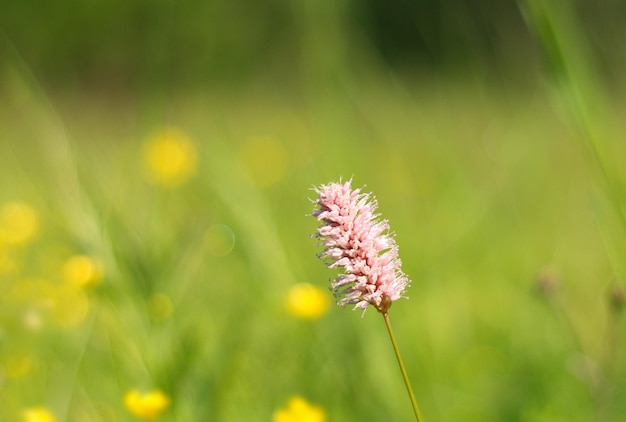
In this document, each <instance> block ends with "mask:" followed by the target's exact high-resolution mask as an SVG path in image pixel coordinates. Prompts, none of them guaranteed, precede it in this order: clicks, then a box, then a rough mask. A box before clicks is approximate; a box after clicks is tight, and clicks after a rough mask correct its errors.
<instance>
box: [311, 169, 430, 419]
mask: <svg viewBox="0 0 626 422" xmlns="http://www.w3.org/2000/svg"><path fill="white" fill-rule="evenodd" d="M315 191H316V193H317V194H318V198H317V200H316V201H315V204H316V205H317V206H318V208H317V209H315V210H314V211H313V214H312V215H313V217H316V218H317V219H318V220H319V221H321V222H322V225H321V226H320V227H319V228H318V229H317V233H316V236H317V237H319V238H320V239H322V245H324V247H325V249H324V251H323V252H322V253H321V256H322V257H324V258H326V260H327V263H328V268H343V270H344V272H343V274H341V275H339V276H338V277H337V278H335V279H334V280H333V283H332V285H331V287H332V289H333V291H334V294H335V298H336V299H337V303H338V304H339V305H340V306H345V305H348V304H350V305H354V307H355V309H356V308H360V309H362V310H363V311H365V310H366V309H367V307H368V306H369V305H372V306H373V307H374V308H376V310H378V312H380V313H381V314H382V315H383V318H384V319H385V324H386V325H387V330H388V331H389V337H390V338H391V343H392V345H393V348H394V351H395V353H396V357H397V358H398V363H399V364H400V371H401V372H402V377H403V378H404V383H405V385H406V387H407V390H408V393H409V397H410V399H411V404H412V405H413V411H414V412H415V418H416V420H417V421H418V422H421V420H422V418H421V416H420V412H419V408H418V406H417V402H416V401H415V396H414V394H413V391H412V389H411V384H410V382H409V378H408V376H407V374H406V370H405V369H404V364H403V363H402V359H401V358H400V352H399V350H398V346H397V344H396V340H395V337H394V335H393V332H392V330H391V325H390V323H389V315H388V313H387V311H388V310H389V307H390V306H391V304H392V303H393V302H394V301H395V300H398V299H400V298H401V297H403V294H404V291H405V290H406V288H407V286H408V285H409V279H408V277H407V276H406V274H404V273H403V272H402V270H401V268H400V266H401V261H400V258H398V246H397V245H396V242H395V240H394V239H393V237H392V236H391V234H390V233H389V224H388V222H387V220H380V219H378V214H374V211H376V208H377V203H376V199H374V198H373V197H372V196H371V195H370V194H368V193H361V190H360V189H352V186H351V180H350V181H347V182H345V183H343V184H342V183H329V184H328V185H323V186H320V187H319V188H316V190H315Z"/></svg>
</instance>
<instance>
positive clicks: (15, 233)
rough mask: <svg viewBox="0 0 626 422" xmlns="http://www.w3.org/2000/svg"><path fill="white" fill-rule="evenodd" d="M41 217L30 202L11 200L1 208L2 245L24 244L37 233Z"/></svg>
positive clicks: (0, 239) (0, 237)
mask: <svg viewBox="0 0 626 422" xmlns="http://www.w3.org/2000/svg"><path fill="white" fill-rule="evenodd" d="M38 228H39V217H38V216H37V212H36V211H35V210H34V209H33V208H32V207H31V206H30V205H28V204H24V203H21V202H9V203H7V204H4V205H3V206H2V208H0V245H2V244H6V245H22V244H24V243H28V242H29V241H30V240H32V239H33V238H34V237H35V235H36V234H37V229H38Z"/></svg>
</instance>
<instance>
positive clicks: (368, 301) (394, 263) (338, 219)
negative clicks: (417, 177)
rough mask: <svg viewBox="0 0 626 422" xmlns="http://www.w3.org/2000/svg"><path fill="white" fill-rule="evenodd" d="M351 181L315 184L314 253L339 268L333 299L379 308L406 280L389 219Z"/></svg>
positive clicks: (398, 292) (386, 304) (395, 296)
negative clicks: (316, 224)
mask: <svg viewBox="0 0 626 422" xmlns="http://www.w3.org/2000/svg"><path fill="white" fill-rule="evenodd" d="M351 182H352V180H349V181H347V182H345V183H343V184H342V183H329V184H327V185H322V186H320V187H318V188H315V192H316V193H317V194H318V198H317V200H315V204H316V205H317V206H318V208H317V209H315V210H314V211H313V213H312V216H313V217H316V218H317V219H318V220H319V221H321V222H322V224H321V226H320V227H319V228H318V229H317V232H316V233H315V236H317V237H318V238H320V239H321V240H322V243H321V244H322V245H323V246H325V249H324V251H323V252H322V253H321V254H320V257H321V258H324V259H325V261H326V262H327V266H328V268H342V269H343V271H344V273H343V274H341V275H339V276H338V277H337V278H335V279H333V280H332V284H331V290H333V292H334V294H335V298H336V299H337V304H338V305H340V306H345V305H347V304H351V305H355V309H356V308H360V309H363V310H364V311H365V309H367V306H368V305H373V306H374V307H375V308H376V309H377V310H378V311H379V312H381V313H383V314H384V313H386V312H387V310H388V309H389V307H390V306H391V304H392V302H394V301H395V300H398V299H400V298H401V297H403V296H404V292H405V290H406V288H407V287H408V285H409V283H410V281H409V279H408V277H407V276H406V274H404V273H403V272H402V270H401V268H400V266H401V264H402V262H401V261H400V258H398V246H397V245H396V242H395V240H394V238H393V235H392V234H391V233H389V223H388V222H387V220H380V219H379V214H374V212H375V211H376V208H377V206H378V204H377V202H376V199H375V198H374V197H373V196H372V195H371V194H369V193H361V190H360V189H352V186H351Z"/></svg>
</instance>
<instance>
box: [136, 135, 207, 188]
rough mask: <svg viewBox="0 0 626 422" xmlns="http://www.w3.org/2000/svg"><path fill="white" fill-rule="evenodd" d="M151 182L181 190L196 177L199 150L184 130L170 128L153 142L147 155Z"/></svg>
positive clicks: (150, 143)
mask: <svg viewBox="0 0 626 422" xmlns="http://www.w3.org/2000/svg"><path fill="white" fill-rule="evenodd" d="M143 159H144V164H145V169H146V174H147V177H148V179H149V180H150V181H151V182H153V183H155V184H157V185H160V186H163V187H170V188H171V187H177V186H180V185H182V184H183V183H185V182H187V181H188V180H189V179H191V178H192V177H193V176H194V175H195V173H196V165H197V153H196V148H195V147H194V145H193V143H192V142H191V140H190V139H189V137H188V136H187V134H186V133H185V132H183V131H181V130H180V129H176V128H171V127H170V128H166V129H164V130H162V131H161V132H159V133H157V134H156V135H154V136H153V137H151V138H149V139H148V140H147V142H146V144H145V147H144V154H143Z"/></svg>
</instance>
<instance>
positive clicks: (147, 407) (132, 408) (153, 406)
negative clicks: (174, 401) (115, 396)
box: [124, 390, 170, 419]
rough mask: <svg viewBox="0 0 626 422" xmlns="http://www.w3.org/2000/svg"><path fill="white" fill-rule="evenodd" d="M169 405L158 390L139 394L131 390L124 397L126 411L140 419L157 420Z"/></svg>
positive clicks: (168, 400)
mask: <svg viewBox="0 0 626 422" xmlns="http://www.w3.org/2000/svg"><path fill="white" fill-rule="evenodd" d="M169 404H170V398H169V397H168V396H166V395H165V394H164V393H163V392H162V391H160V390H153V391H151V392H149V393H140V392H139V391H137V390H131V391H129V392H128V393H126V396H124V405H125V406H126V409H128V411H129V412H130V413H132V414H133V415H135V416H136V417H138V418H140V419H155V418H157V417H158V416H159V415H160V414H161V413H163V411H164V410H165V409H167V406H169Z"/></svg>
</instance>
